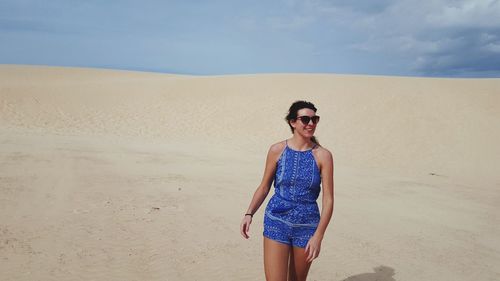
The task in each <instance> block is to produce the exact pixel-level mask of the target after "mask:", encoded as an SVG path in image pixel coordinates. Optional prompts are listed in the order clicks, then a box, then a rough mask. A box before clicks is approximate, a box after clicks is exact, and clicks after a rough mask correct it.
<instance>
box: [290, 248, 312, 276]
mask: <svg viewBox="0 0 500 281" xmlns="http://www.w3.org/2000/svg"><path fill="white" fill-rule="evenodd" d="M306 259H307V255H306V252H305V249H304V248H299V247H292V251H291V253H290V268H289V272H288V274H289V277H288V281H306V279H307V273H309V268H310V267H311V263H310V262H307V261H306Z"/></svg>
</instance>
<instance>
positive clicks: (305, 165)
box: [240, 101, 333, 281]
mask: <svg viewBox="0 0 500 281" xmlns="http://www.w3.org/2000/svg"><path fill="white" fill-rule="evenodd" d="M316 111H317V110H316V107H314V104H312V103H310V102H306V101H297V102H295V103H293V104H292V106H291V107H290V110H289V112H288V115H287V116H286V121H287V122H288V125H289V126H290V129H291V130H292V133H293V136H292V137H291V138H290V139H288V140H285V141H282V142H279V143H276V144H273V145H271V147H270V149H269V152H268V154H267V159H266V167H265V170H264V176H263V178H262V182H261V184H260V185H259V187H258V188H257V190H256V191H255V193H254V196H253V198H252V201H251V202H250V206H249V207H248V210H247V212H246V214H245V216H244V217H243V219H242V221H241V225H240V231H241V235H242V236H243V237H244V238H247V239H248V237H249V236H248V232H249V230H250V224H251V223H252V217H253V215H254V214H255V212H256V211H257V209H259V207H260V205H261V204H262V202H263V201H264V199H265V198H266V196H267V194H268V193H269V190H270V187H271V184H272V183H273V181H274V187H275V192H274V195H273V196H272V198H271V199H270V200H269V203H268V205H267V207H266V210H265V214H264V233H263V234H264V269H265V274H266V280H267V281H286V280H289V281H291V280H297V281H300V280H306V278H307V273H308V272H309V268H310V266H311V263H312V261H313V260H314V259H315V258H317V257H318V255H319V252H320V249H321V241H322V240H323V236H324V234H325V231H326V228H327V226H328V223H329V222H330V218H331V217H332V213H333V157H332V154H331V153H330V151H328V150H327V149H326V148H324V147H322V146H320V145H319V143H318V141H317V140H316V138H315V137H314V131H315V129H316V125H317V124H318V122H319V116H318V115H316ZM320 184H321V185H322V186H323V198H322V200H323V201H322V210H321V215H320V214H319V208H318V204H317V203H316V199H317V198H318V196H319V193H320ZM287 277H288V278H287Z"/></svg>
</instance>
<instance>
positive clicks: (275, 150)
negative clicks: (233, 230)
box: [240, 143, 283, 239]
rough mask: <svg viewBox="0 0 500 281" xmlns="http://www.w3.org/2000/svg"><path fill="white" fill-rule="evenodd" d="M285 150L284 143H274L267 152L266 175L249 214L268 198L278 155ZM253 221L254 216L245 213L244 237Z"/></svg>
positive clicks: (242, 225)
mask: <svg viewBox="0 0 500 281" xmlns="http://www.w3.org/2000/svg"><path fill="white" fill-rule="evenodd" d="M282 150H283V145H282V144H281V143H277V144H273V145H272V146H271V147H270V148H269V151H268V153H267V158H266V167H265V169H264V176H263V177H262V181H261V183H260V185H259V186H258V187H257V190H255V193H254V195H253V198H252V201H251V202H250V205H249V206H248V209H247V212H246V213H247V214H252V215H253V214H255V212H257V210H258V209H259V207H260V205H262V202H264V199H266V196H267V194H268V193H269V190H270V188H271V184H272V183H273V179H274V173H275V172H276V162H277V161H278V157H279V155H280V154H281V152H282ZM251 223H252V217H251V216H247V215H245V216H244V217H243V219H242V220H241V224H240V232H241V235H242V236H243V237H244V238H247V239H248V238H249V237H250V236H248V231H249V230H250V224H251Z"/></svg>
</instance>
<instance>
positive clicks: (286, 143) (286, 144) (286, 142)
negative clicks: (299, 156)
mask: <svg viewBox="0 0 500 281" xmlns="http://www.w3.org/2000/svg"><path fill="white" fill-rule="evenodd" d="M285 146H286V147H287V148H288V149H290V150H291V151H294V152H309V151H312V150H313V149H314V148H316V146H318V145H317V144H314V145H313V147H311V148H309V149H307V150H295V149H293V148H291V147H290V146H288V140H285Z"/></svg>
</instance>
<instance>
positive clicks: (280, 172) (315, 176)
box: [264, 144, 321, 248]
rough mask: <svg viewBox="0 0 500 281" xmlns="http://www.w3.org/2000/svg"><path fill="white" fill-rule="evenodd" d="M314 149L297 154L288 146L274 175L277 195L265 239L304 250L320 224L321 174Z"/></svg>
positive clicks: (272, 201) (268, 212)
mask: <svg viewBox="0 0 500 281" xmlns="http://www.w3.org/2000/svg"><path fill="white" fill-rule="evenodd" d="M313 149H314V147H313V148H311V149H309V150H306V151H297V150H293V149H291V148H289V147H288V144H286V146H285V149H284V151H283V152H282V153H281V156H280V158H279V160H278V163H277V167H276V174H275V175H274V195H273V196H272V197H271V199H270V200H269V203H268V204H267V207H266V211H265V214H264V236H265V237H267V238H269V239H272V240H275V241H278V242H281V243H285V244H288V245H291V246H294V247H301V248H304V247H305V246H306V245H307V242H308V241H309V239H310V238H311V237H312V236H313V234H314V232H315V231H316V228H317V227H318V223H319V218H320V214H319V208H318V204H317V203H316V199H318V196H319V192H320V189H321V187H320V184H321V174H320V171H319V168H318V165H317V163H316V160H315V159H314V156H313V153H312V150H313Z"/></svg>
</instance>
